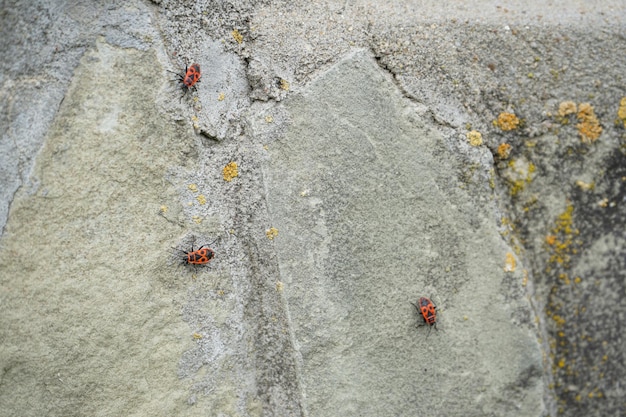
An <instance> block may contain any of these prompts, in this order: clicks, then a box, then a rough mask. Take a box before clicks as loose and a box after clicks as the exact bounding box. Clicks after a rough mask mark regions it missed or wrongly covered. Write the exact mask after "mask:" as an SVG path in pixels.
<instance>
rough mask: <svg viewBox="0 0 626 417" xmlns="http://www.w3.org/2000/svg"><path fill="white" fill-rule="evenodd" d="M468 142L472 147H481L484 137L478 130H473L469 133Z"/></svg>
mask: <svg viewBox="0 0 626 417" xmlns="http://www.w3.org/2000/svg"><path fill="white" fill-rule="evenodd" d="M467 140H468V141H469V143H470V145H472V146H480V145H482V144H483V135H482V134H481V133H480V132H479V131H477V130H472V131H471V132H467Z"/></svg>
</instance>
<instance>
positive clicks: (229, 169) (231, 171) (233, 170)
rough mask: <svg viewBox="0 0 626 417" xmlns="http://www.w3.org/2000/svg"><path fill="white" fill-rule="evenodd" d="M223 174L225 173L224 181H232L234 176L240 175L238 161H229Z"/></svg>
mask: <svg viewBox="0 0 626 417" xmlns="http://www.w3.org/2000/svg"><path fill="white" fill-rule="evenodd" d="M222 174H223V175H224V181H228V182H231V181H232V180H233V178H235V177H236V176H238V175H239V171H238V170H237V162H229V163H228V164H226V166H225V167H224V169H223V170H222Z"/></svg>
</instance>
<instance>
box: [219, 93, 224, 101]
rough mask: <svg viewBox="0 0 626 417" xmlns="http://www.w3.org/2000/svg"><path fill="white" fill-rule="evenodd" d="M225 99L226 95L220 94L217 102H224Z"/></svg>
mask: <svg viewBox="0 0 626 417" xmlns="http://www.w3.org/2000/svg"><path fill="white" fill-rule="evenodd" d="M225 98H226V94H224V93H219V94H218V95H217V101H224V99H225Z"/></svg>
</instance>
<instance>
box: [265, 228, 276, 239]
mask: <svg viewBox="0 0 626 417" xmlns="http://www.w3.org/2000/svg"><path fill="white" fill-rule="evenodd" d="M265 236H267V238H268V239H269V240H274V238H275V237H276V236H278V229H277V228H275V227H270V228H269V229H267V230H266V231H265Z"/></svg>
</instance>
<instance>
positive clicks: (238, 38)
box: [231, 29, 243, 44]
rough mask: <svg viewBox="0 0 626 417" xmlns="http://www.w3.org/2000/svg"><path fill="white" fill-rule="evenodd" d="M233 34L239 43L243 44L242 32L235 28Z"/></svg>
mask: <svg viewBox="0 0 626 417" xmlns="http://www.w3.org/2000/svg"><path fill="white" fill-rule="evenodd" d="M231 35H233V39H235V41H237V43H239V44H241V42H243V35H242V34H241V33H239V31H238V30H237V29H235V30H233V31H232V32H231Z"/></svg>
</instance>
